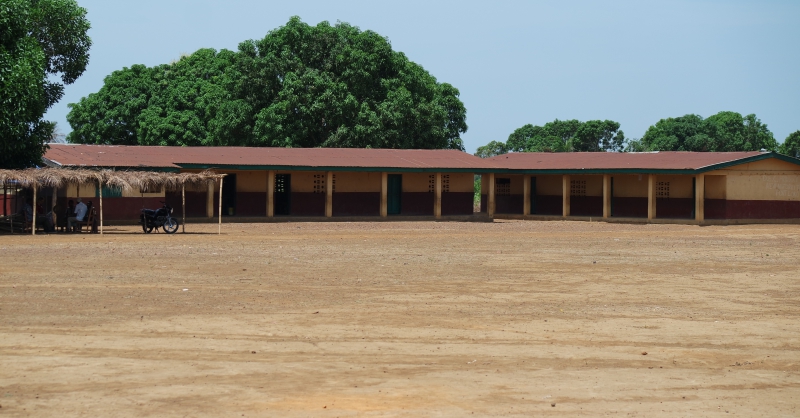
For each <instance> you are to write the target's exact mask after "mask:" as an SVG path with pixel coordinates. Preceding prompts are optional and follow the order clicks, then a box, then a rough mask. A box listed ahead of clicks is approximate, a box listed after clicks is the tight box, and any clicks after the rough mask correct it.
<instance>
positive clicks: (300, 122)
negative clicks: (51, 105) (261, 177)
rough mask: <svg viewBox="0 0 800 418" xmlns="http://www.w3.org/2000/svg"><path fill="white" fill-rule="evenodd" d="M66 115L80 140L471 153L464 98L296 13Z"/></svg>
mask: <svg viewBox="0 0 800 418" xmlns="http://www.w3.org/2000/svg"><path fill="white" fill-rule="evenodd" d="M70 107H71V110H70V112H69V114H68V115H67V120H68V121H69V123H70V125H71V126H72V129H73V131H72V133H70V135H69V137H68V140H69V141H70V142H74V143H93V144H127V145H135V144H138V145H242V146H275V147H360V148H363V147H373V148H428V149H430V148H453V149H463V148H464V146H463V143H462V141H461V134H462V133H464V132H466V130H467V125H466V109H465V108H464V105H463V103H462V102H461V101H460V99H459V92H458V90H457V89H456V88H455V87H453V86H451V85H450V84H447V83H439V82H437V80H436V79H435V78H434V77H433V76H432V75H431V74H429V73H428V72H427V71H425V69H423V68H422V67H421V66H419V65H418V64H415V63H413V62H411V61H409V60H408V58H407V57H406V56H405V55H404V54H403V53H401V52H397V51H393V50H392V48H391V44H390V43H389V41H388V40H387V39H386V38H384V37H382V36H380V35H378V34H377V33H375V32H372V31H362V30H360V29H359V28H357V27H354V26H351V25H349V24H347V23H337V24H336V25H333V26H332V25H330V24H329V23H328V22H322V23H320V24H318V25H316V26H309V25H308V24H306V23H303V22H302V21H301V20H300V18H298V17H293V18H292V19H291V20H289V22H288V23H287V24H286V25H285V26H283V27H280V28H278V29H275V30H273V31H271V32H269V33H268V34H267V35H266V36H265V37H264V38H263V39H261V40H249V41H245V42H242V43H241V44H239V48H238V51H229V50H221V51H215V50H213V49H201V50H198V51H196V52H195V53H193V54H191V55H188V56H184V57H181V58H180V59H179V60H177V61H176V62H173V63H169V64H163V65H158V66H155V67H146V66H143V65H134V66H131V67H130V68H123V69H122V70H119V71H115V72H114V73H112V74H111V75H109V76H108V77H106V79H105V83H104V85H103V87H102V88H101V89H100V91H98V92H97V93H93V94H90V95H89V96H88V97H85V98H83V99H81V100H80V102H79V103H77V104H70Z"/></svg>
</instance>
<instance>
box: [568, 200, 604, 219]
mask: <svg viewBox="0 0 800 418" xmlns="http://www.w3.org/2000/svg"><path fill="white" fill-rule="evenodd" d="M569 214H570V215H571V216H603V196H570V198H569Z"/></svg>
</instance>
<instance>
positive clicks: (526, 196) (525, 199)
mask: <svg viewBox="0 0 800 418" xmlns="http://www.w3.org/2000/svg"><path fill="white" fill-rule="evenodd" d="M522 214H523V215H525V216H528V215H530V214H531V176H529V175H527V174H525V175H523V176H522Z"/></svg>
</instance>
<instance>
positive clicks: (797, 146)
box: [779, 131, 800, 158]
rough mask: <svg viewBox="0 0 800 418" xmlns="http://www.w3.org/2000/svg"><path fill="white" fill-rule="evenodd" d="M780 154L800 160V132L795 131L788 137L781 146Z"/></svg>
mask: <svg viewBox="0 0 800 418" xmlns="http://www.w3.org/2000/svg"><path fill="white" fill-rule="evenodd" d="M779 150H780V153H781V154H785V155H788V156H790V157H797V158H800V131H794V132H792V133H790V134H789V136H787V137H786V140H784V141H783V144H781V146H780V149H779Z"/></svg>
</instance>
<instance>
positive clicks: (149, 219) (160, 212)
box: [139, 201, 178, 234]
mask: <svg viewBox="0 0 800 418" xmlns="http://www.w3.org/2000/svg"><path fill="white" fill-rule="evenodd" d="M161 203H162V204H163V205H164V206H162V207H161V209H156V210H153V209H142V214H141V215H140V216H139V223H141V224H142V231H144V233H145V234H149V233H151V232H153V229H155V230H156V231H158V228H164V232H166V233H168V234H174V233H175V231H177V230H178V220H177V219H175V218H173V217H172V216H171V215H172V208H171V207H170V206H169V205H167V203H166V202H163V201H162V202H161Z"/></svg>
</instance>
